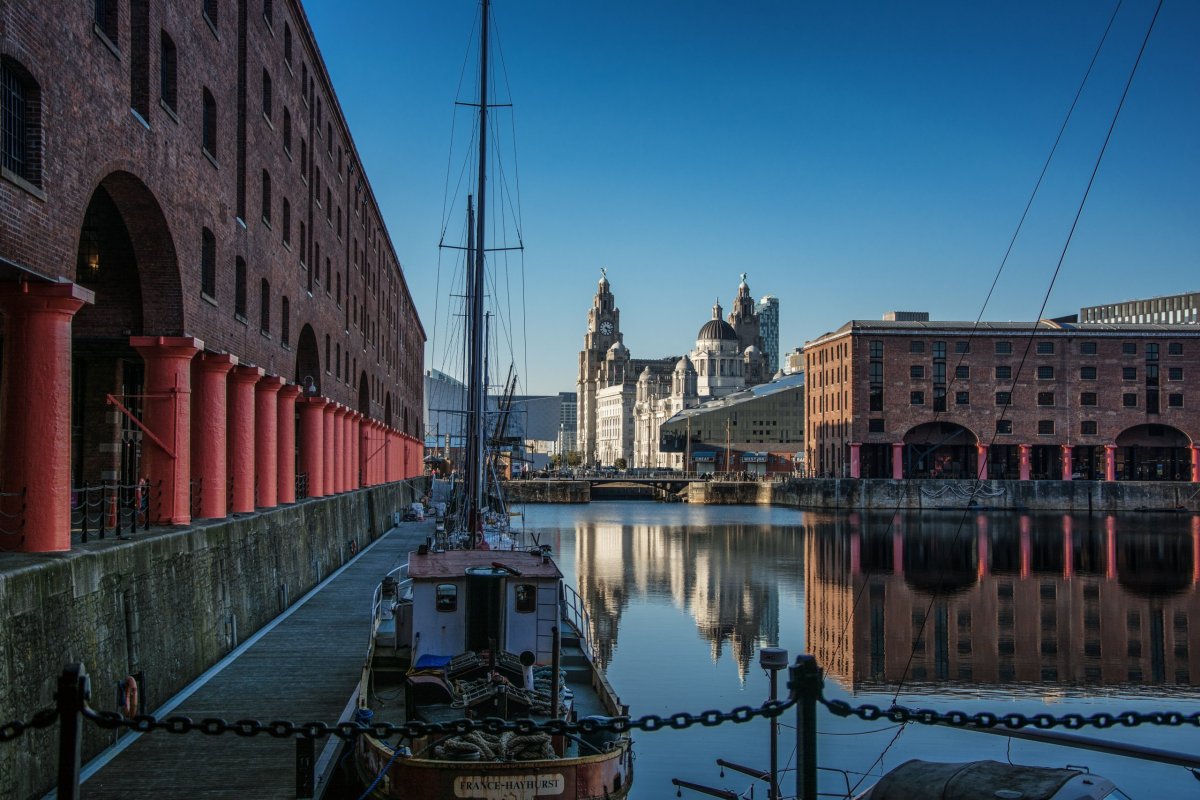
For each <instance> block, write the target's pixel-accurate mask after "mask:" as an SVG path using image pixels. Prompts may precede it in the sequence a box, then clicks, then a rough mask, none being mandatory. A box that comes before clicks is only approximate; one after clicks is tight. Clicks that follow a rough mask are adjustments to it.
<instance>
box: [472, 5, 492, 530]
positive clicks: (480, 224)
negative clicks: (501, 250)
mask: <svg viewBox="0 0 1200 800" xmlns="http://www.w3.org/2000/svg"><path fill="white" fill-rule="evenodd" d="M488 5H489V3H488V0H482V3H481V6H482V19H481V22H480V34H479V185H478V190H477V193H476V195H475V196H476V198H478V200H479V214H478V215H477V216H476V218H475V250H474V256H475V265H474V275H473V281H472V283H473V287H472V291H471V358H470V371H471V374H470V380H469V381H468V386H469V390H470V393H471V398H472V399H471V407H472V417H473V419H472V422H471V426H470V429H471V430H473V431H474V437H473V440H472V441H470V442H468V454H467V470H468V472H467V528H468V530H469V531H470V532H471V534H472V535H473V534H475V533H478V532H480V531H481V530H482V526H481V510H482V508H483V479H484V476H483V429H484V425H483V421H484V414H485V413H486V409H485V407H484V402H485V400H486V397H487V391H486V387H484V385H483V292H484V281H483V269H484V260H483V254H484V250H485V249H486V245H485V241H486V240H485V239H484V220H485V219H486V214H485V202H486V197H487V195H486V194H485V192H486V189H487V133H488V127H487V109H488V105H487V86H488V71H487V53H488ZM472 541H473V536H472Z"/></svg>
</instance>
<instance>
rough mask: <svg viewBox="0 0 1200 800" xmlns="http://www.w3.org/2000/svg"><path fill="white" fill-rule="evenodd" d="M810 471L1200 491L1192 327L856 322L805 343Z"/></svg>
mask: <svg viewBox="0 0 1200 800" xmlns="http://www.w3.org/2000/svg"><path fill="white" fill-rule="evenodd" d="M804 356H805V363H806V383H807V392H808V405H807V413H806V427H805V434H806V435H805V442H806V456H807V459H808V461H807V463H808V467H809V470H810V472H812V473H813V474H816V475H841V476H849V477H855V478H857V477H863V478H887V477H891V478H896V479H899V478H919V477H959V478H969V477H979V478H988V477H989V476H990V477H991V478H1010V479H1021V480H1029V479H1039V478H1041V479H1061V480H1071V479H1072V478H1083V479H1092V480H1110V481H1111V480H1184V481H1186V480H1191V481H1200V327H1197V326H1195V325H1179V324H1176V325H1165V324H1159V325H1154V324H1150V325H1132V324H1099V323H1095V324H1072V323H1057V322H1051V321H1048V320H1042V321H1040V322H1038V323H1036V324H1034V323H1028V322H1024V323H1022V322H1008V323H1004V322H985V323H980V324H978V325H976V324H975V323H972V322H897V321H878V322H876V321H869V320H853V321H851V322H848V323H846V324H845V325H843V326H842V327H841V328H839V329H838V330H837V331H834V332H832V333H827V334H825V335H824V336H821V337H819V338H817V339H816V340H814V341H812V342H809V343H807V344H806V345H805V347H804Z"/></svg>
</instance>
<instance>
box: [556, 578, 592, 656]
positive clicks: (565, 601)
mask: <svg viewBox="0 0 1200 800" xmlns="http://www.w3.org/2000/svg"><path fill="white" fill-rule="evenodd" d="M562 589H563V590H562V595H561V597H560V606H561V607H562V618H563V620H565V621H566V622H568V623H570V624H571V626H573V627H574V628H575V629H576V630H577V631H579V647H580V649H582V650H583V652H584V655H586V656H587V657H588V660H589V661H591V660H592V621H591V619H590V618H589V617H588V612H587V608H585V607H584V605H583V598H581V597H580V596H579V592H577V591H575V589H574V588H572V587H571V586H568V585H567V584H566V583H563V584H562Z"/></svg>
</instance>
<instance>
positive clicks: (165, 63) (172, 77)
mask: <svg viewBox="0 0 1200 800" xmlns="http://www.w3.org/2000/svg"><path fill="white" fill-rule="evenodd" d="M177 58H178V57H177V55H176V52H175V42H174V41H173V40H172V39H171V37H170V36H168V35H167V32H166V31H163V32H162V34H161V38H160V41H159V47H158V94H159V97H161V98H162V102H163V105H165V106H166V107H167V108H169V109H171V110H172V111H174V110H175V109H176V108H177V104H178V102H179V81H178V78H177V76H176V72H177V69H178V63H177Z"/></svg>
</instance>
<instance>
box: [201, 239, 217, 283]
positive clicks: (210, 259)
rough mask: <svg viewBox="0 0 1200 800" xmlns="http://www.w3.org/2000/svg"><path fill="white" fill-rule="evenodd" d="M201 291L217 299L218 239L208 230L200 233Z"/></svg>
mask: <svg viewBox="0 0 1200 800" xmlns="http://www.w3.org/2000/svg"><path fill="white" fill-rule="evenodd" d="M200 291H201V292H203V293H204V294H206V295H208V296H209V297H211V298H212V299H214V300H215V299H216V298H217V237H215V236H213V232H212V231H210V230H209V229H208V228H204V229H202V230H201V232H200Z"/></svg>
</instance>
